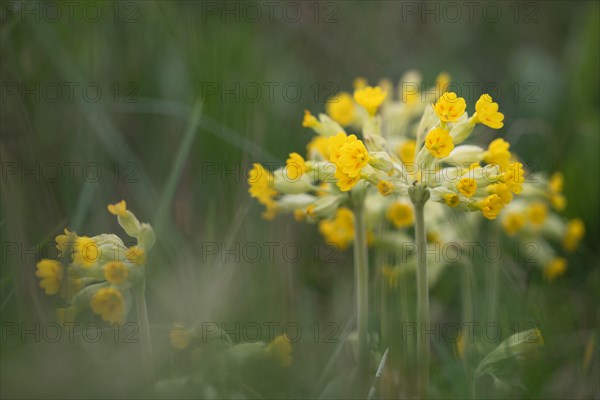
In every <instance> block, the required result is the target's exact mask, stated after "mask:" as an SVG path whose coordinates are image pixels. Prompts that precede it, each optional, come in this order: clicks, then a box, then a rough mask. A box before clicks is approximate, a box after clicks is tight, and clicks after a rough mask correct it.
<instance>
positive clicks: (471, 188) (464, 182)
mask: <svg viewBox="0 0 600 400" xmlns="http://www.w3.org/2000/svg"><path fill="white" fill-rule="evenodd" d="M456 188H457V189H458V191H459V192H460V194H462V195H463V196H466V197H473V195H474V194H475V191H477V182H476V181H475V179H473V178H462V179H461V180H460V181H458V183H457V184H456Z"/></svg>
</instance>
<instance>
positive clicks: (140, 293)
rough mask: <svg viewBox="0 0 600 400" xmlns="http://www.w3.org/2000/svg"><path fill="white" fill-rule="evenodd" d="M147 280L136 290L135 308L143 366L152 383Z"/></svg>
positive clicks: (152, 362) (152, 367)
mask: <svg viewBox="0 0 600 400" xmlns="http://www.w3.org/2000/svg"><path fill="white" fill-rule="evenodd" d="M145 292H146V280H145V277H144V278H143V280H142V282H141V283H140V285H139V286H138V287H137V288H135V290H134V293H135V306H136V311H137V318H138V328H139V331H140V345H141V351H142V364H143V369H144V373H145V378H146V380H147V381H148V382H151V381H152V379H153V377H154V361H153V357H152V345H151V343H150V323H149V322H148V309H147V307H146V294H145Z"/></svg>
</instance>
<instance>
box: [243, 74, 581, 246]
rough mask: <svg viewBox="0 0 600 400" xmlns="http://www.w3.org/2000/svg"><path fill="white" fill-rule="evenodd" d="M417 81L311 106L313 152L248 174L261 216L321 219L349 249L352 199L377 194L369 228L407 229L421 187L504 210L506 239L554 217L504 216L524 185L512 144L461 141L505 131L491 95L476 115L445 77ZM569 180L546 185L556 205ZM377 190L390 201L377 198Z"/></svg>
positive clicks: (461, 203) (494, 213)
mask: <svg viewBox="0 0 600 400" xmlns="http://www.w3.org/2000/svg"><path fill="white" fill-rule="evenodd" d="M419 81H420V74H419V73H418V72H415V71H409V72H407V73H406V74H405V75H404V76H403V77H402V79H401V82H400V85H399V86H398V88H397V91H394V87H393V85H392V84H391V82H390V81H389V80H382V81H381V82H380V84H379V86H370V85H369V83H368V82H367V81H366V80H365V79H362V78H361V79H357V80H356V81H355V85H354V89H355V91H354V94H353V95H352V94H350V93H346V92H341V93H338V94H336V95H334V96H333V97H332V98H331V99H329V100H328V101H327V103H326V107H325V109H326V113H321V114H318V115H317V116H315V115H313V114H311V112H310V111H305V114H304V119H303V121H302V126H303V127H306V128H309V129H311V130H312V131H314V133H315V135H314V137H312V138H311V139H310V141H309V143H308V145H307V154H306V156H305V157H304V156H303V155H300V154H299V153H290V154H289V157H288V158H287V161H286V164H285V166H283V167H282V168H280V169H277V170H275V171H273V172H270V171H268V170H267V169H266V168H264V167H263V166H262V165H260V164H254V168H253V169H252V170H251V171H250V174H249V177H248V183H249V185H250V189H249V192H250V195H251V196H252V197H254V198H256V199H257V200H258V201H259V203H261V204H262V205H264V206H265V207H266V212H265V213H264V214H263V215H264V217H266V218H273V217H274V216H275V215H276V214H284V213H289V214H292V215H294V217H295V218H296V219H297V220H298V221H305V222H309V223H319V232H320V233H321V234H322V235H323V236H324V237H325V238H326V240H327V241H329V242H331V243H333V244H335V245H336V246H338V247H339V248H340V249H346V248H348V247H349V244H350V243H352V240H353V236H354V223H355V221H353V209H352V207H353V204H354V199H356V198H365V197H368V198H369V199H371V200H368V208H371V209H372V210H371V211H370V212H369V216H370V217H369V219H368V220H367V223H368V224H374V223H375V222H374V221H375V220H374V219H373V218H375V217H374V216H377V215H379V216H383V217H385V218H387V219H388V220H389V221H390V222H391V226H393V227H394V228H397V229H403V228H406V227H409V226H411V225H412V223H413V214H412V212H413V210H412V208H411V207H410V206H409V205H408V204H410V199H409V197H408V192H409V191H410V190H411V187H414V186H415V185H416V184H420V185H422V186H423V187H425V188H426V190H427V191H428V192H429V196H428V198H429V199H430V200H431V201H433V202H438V203H441V204H443V205H446V206H448V207H451V208H453V209H455V210H457V211H467V212H469V211H478V212H480V213H481V215H482V216H483V217H484V218H486V219H489V220H495V219H498V218H499V216H500V215H502V217H501V218H500V224H501V226H502V227H503V228H504V230H505V231H506V232H507V233H508V234H509V235H512V236H516V235H517V234H519V232H521V231H523V230H529V229H533V230H538V231H543V230H545V229H546V228H545V226H546V225H547V224H548V222H547V221H548V220H549V219H551V218H550V211H549V210H548V209H546V207H545V205H540V204H531V205H530V206H529V207H528V209H527V210H519V209H518V208H519V207H516V208H510V210H507V211H506V212H505V213H504V214H502V213H503V210H505V209H507V208H509V205H511V204H512V203H514V202H515V199H518V198H519V197H521V194H522V193H523V191H524V187H526V186H527V185H526V184H525V169H524V167H523V164H522V163H521V162H520V161H518V158H517V157H515V156H514V155H513V154H512V152H511V149H510V143H508V142H507V141H506V140H505V139H503V138H500V137H498V138H494V139H493V140H492V141H491V142H490V143H488V144H487V146H485V147H480V146H478V145H475V144H464V142H465V141H467V139H469V138H470V136H471V134H472V132H473V131H474V130H475V127H476V126H478V125H485V126H487V127H489V128H492V129H501V128H503V127H504V114H502V113H501V112H500V111H499V105H498V103H496V102H495V101H494V100H493V99H492V97H491V96H490V95H489V94H486V93H484V94H482V95H481V96H480V97H479V99H478V100H477V101H476V103H475V111H474V113H473V114H472V115H471V116H469V114H468V113H467V102H466V101H465V99H463V98H462V97H460V96H459V95H457V94H456V93H454V92H447V91H446V89H447V88H448V87H449V83H450V77H449V76H448V75H447V74H445V73H442V74H440V75H439V76H438V79H437V81H436V87H435V89H437V90H427V91H423V92H420V91H419V89H418V88H419V87H421V86H420V85H415V84H414V83H419ZM403 83H407V84H403ZM394 93H396V96H394ZM562 186H563V177H562V175H561V174H555V175H554V176H553V177H552V179H551V180H550V181H546V187H545V189H544V193H545V194H544V196H546V200H549V201H550V204H551V205H552V206H553V208H555V209H562V208H564V204H565V202H566V200H565V199H564V196H563V195H562ZM527 187H529V186H527ZM528 190H529V189H528ZM374 194H375V195H377V196H379V197H380V198H382V199H383V198H385V199H387V200H384V201H377V200H375V201H372V199H375V197H373V196H374ZM517 195H519V196H518V197H517ZM525 195H526V196H528V194H527V193H525ZM369 204H370V205H369ZM373 208H378V209H373ZM562 229H563V233H562V234H563V237H564V240H563V246H564V247H565V249H568V248H574V247H576V246H577V243H578V242H579V240H580V239H581V236H582V235H583V234H582V233H581V232H582V229H580V228H578V227H577V226H576V225H573V226H572V228H571V229H570V230H568V232H567V228H566V227H564V228H562Z"/></svg>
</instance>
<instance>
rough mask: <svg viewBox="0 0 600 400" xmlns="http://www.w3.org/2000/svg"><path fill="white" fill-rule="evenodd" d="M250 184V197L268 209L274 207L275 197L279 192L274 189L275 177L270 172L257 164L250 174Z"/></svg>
mask: <svg viewBox="0 0 600 400" xmlns="http://www.w3.org/2000/svg"><path fill="white" fill-rule="evenodd" d="M248 184H249V185H250V188H249V189H248V192H249V193H250V196H252V197H254V198H256V199H257V200H258V201H259V202H260V203H261V204H262V205H264V206H267V209H268V208H269V206H272V204H273V202H274V201H273V197H274V196H276V195H277V191H276V190H275V189H273V175H272V174H271V173H270V172H269V171H267V170H266V169H265V168H264V167H263V166H262V165H260V164H258V163H255V164H254V168H252V169H251V170H250V173H249V174H248Z"/></svg>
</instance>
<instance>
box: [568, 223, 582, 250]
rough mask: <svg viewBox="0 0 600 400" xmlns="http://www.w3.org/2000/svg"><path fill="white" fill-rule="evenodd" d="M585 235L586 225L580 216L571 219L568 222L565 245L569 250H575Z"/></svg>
mask: <svg viewBox="0 0 600 400" xmlns="http://www.w3.org/2000/svg"><path fill="white" fill-rule="evenodd" d="M584 236H585V225H584V224H583V221H582V220H580V219H579V218H575V219H572V220H570V221H569V222H568V223H567V226H566V229H565V234H564V238H563V247H564V249H565V250H567V251H568V252H573V251H575V250H576V249H577V247H578V246H579V242H580V241H581V239H582V238H583V237H584Z"/></svg>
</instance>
